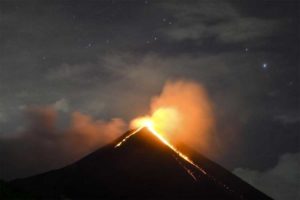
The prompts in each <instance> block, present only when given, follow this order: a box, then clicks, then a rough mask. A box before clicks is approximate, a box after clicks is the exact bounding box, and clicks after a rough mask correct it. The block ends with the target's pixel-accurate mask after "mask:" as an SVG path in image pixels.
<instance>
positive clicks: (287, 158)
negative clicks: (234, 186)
mask: <svg viewBox="0 0 300 200" xmlns="http://www.w3.org/2000/svg"><path fill="white" fill-rule="evenodd" d="M299 167H300V153H295V154H284V155H282V156H281V157H280V158H279V161H278V163H277V165H275V166H274V167H272V168H271V169H267V170H265V171H256V170H251V169H242V168H237V169H235V170H234V171H233V173H235V174H236V175H238V176H239V177H241V178H242V179H244V180H245V181H247V182H248V183H250V184H251V185H253V186H255V187H257V188H258V189H260V190H261V191H264V192H265V193H266V194H268V195H270V196H271V197H272V198H274V199H286V200H294V199H299V198H300V192H299V187H300V182H299V181H300V172H299Z"/></svg>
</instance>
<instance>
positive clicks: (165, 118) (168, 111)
mask: <svg viewBox="0 0 300 200" xmlns="http://www.w3.org/2000/svg"><path fill="white" fill-rule="evenodd" d="M180 122H181V116H180V114H179V112H178V111H177V110H176V109H175V108H171V107H161V108H159V109H157V110H155V111H154V112H153V114H152V115H151V116H144V117H139V118H136V119H134V120H133V121H132V122H131V127H132V128H139V127H141V126H142V127H148V128H149V129H153V130H157V131H158V132H159V133H160V134H161V135H163V136H165V137H167V135H168V134H171V133H172V132H174V131H175V130H176V128H177V126H178V124H180Z"/></svg>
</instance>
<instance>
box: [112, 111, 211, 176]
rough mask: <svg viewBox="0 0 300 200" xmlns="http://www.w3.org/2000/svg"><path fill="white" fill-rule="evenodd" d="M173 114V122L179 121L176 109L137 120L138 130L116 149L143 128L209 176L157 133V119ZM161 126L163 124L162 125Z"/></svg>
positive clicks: (119, 144)
mask: <svg viewBox="0 0 300 200" xmlns="http://www.w3.org/2000/svg"><path fill="white" fill-rule="evenodd" d="M168 113H169V114H172V115H170V116H172V118H173V120H174V119H175V120H178V116H179V115H178V113H177V112H176V110H175V109H171V108H164V109H159V110H157V111H156V112H154V114H153V115H152V117H147V116H146V117H141V118H137V119H135V120H134V121H133V126H138V128H137V129H136V130H135V131H133V132H132V133H131V134H129V135H128V136H126V137H125V138H124V139H123V140H122V141H121V142H119V143H118V144H116V145H115V148H116V147H119V146H121V145H122V144H123V143H124V142H125V141H126V140H127V139H128V138H130V137H131V136H133V135H134V134H136V133H137V132H139V131H140V130H141V129H142V128H145V127H146V128H147V129H148V130H149V131H150V132H151V133H152V134H153V135H154V136H156V137H157V138H158V139H159V140H160V141H161V142H162V143H164V144H165V145H167V146H168V147H169V148H170V149H172V150H173V152H174V153H175V154H177V155H178V156H180V157H181V158H183V159H184V160H185V161H187V162H188V163H189V164H191V165H193V166H194V167H195V168H197V169H198V170H200V171H201V172H202V173H203V174H207V172H206V171H205V170H204V169H202V168H201V167H199V166H198V165H197V164H196V163H194V162H193V161H192V160H191V159H190V158H189V157H188V156H186V155H185V154H183V153H182V152H180V151H179V150H178V149H177V148H176V147H175V146H173V145H172V144H171V143H170V142H168V141H167V140H166V139H165V138H164V137H163V135H162V134H160V133H159V132H158V131H156V127H158V125H157V124H155V123H154V121H155V120H157V119H162V118H163V117H167V116H166V114H168ZM160 125H161V123H160ZM166 126H168V125H163V127H159V128H161V129H163V128H164V127H166Z"/></svg>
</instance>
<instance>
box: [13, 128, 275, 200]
mask: <svg viewBox="0 0 300 200" xmlns="http://www.w3.org/2000/svg"><path fill="white" fill-rule="evenodd" d="M122 141H124V142H123V143H122V144H121V143H120V142H122ZM117 144H119V146H117ZM183 149H185V150H188V148H187V147H184V148H183ZM188 151H189V152H192V151H191V150H188ZM191 158H193V159H194V160H193V161H192V162H194V163H190V162H188V161H187V160H185V159H184V158H183V157H181V156H180V155H179V154H178V153H177V152H176V151H174V150H173V149H171V148H170V147H169V146H167V145H165V144H164V143H163V142H161V141H160V140H159V139H158V138H157V137H156V136H155V135H153V134H152V132H150V131H149V130H148V129H146V128H144V129H142V130H139V131H138V132H137V133H135V134H134V135H132V132H128V133H127V134H125V135H124V136H123V137H121V138H119V139H118V140H116V141H115V142H113V143H112V144H109V145H107V146H105V147H103V148H101V149H99V150H97V151H95V152H94V153H92V154H90V155H88V156H86V157H85V158H83V159H81V160H79V161H78V162H76V163H74V164H72V165H69V166H67V167H64V168H62V169H58V170H53V171H50V172H47V173H44V174H40V175H37V176H33V177H29V178H24V179H17V180H14V181H12V182H11V183H10V184H11V186H13V187H14V188H16V189H18V190H21V191H24V192H27V193H30V194H32V195H36V197H43V198H46V197H47V198H49V197H52V198H66V197H67V198H72V199H77V198H119V197H130V198H139V199H140V198H155V197H163V198H182V199H186V198H196V197H197V198H198V197H199V198H202V199H269V198H268V197H267V196H266V195H264V194H263V193H261V192H259V191H258V190H256V189H254V188H253V187H251V186H250V185H248V184H246V183H245V182H243V181H242V180H241V179H239V178H237V177H236V176H234V175H233V174H231V173H230V172H228V171H227V170H225V169H223V168H222V167H220V166H219V165H217V164H215V163H213V162H212V161H210V160H208V159H207V158H205V157H204V156H201V155H199V154H197V153H195V152H193V153H191Z"/></svg>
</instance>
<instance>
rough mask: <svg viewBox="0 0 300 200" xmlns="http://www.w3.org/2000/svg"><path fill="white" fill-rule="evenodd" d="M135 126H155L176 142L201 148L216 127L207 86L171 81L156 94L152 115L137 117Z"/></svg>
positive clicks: (159, 131) (163, 135)
mask: <svg viewBox="0 0 300 200" xmlns="http://www.w3.org/2000/svg"><path fill="white" fill-rule="evenodd" d="M130 126H131V128H134V129H137V128H140V127H141V126H148V127H152V128H153V129H154V130H155V131H157V132H158V133H160V135H161V136H162V137H163V138H165V139H166V140H168V141H170V142H171V143H172V144H174V145H176V143H186V144H188V145H190V146H193V147H197V148H200V149H206V148H207V141H208V139H209V137H210V133H211V132H212V131H213V129H214V116H213V109H212V104H211V103H210V100H209V98H208V95H207V93H206V92H205V89H204V88H203V87H202V86H201V85H199V84H197V83H195V82H192V81H175V82H172V81H169V82H167V83H166V85H165V86H164V88H163V90H162V92H161V94H160V95H159V96H157V97H154V98H153V99H152V101H151V105H150V115H145V116H141V117H138V118H135V119H133V120H132V121H131V123H130Z"/></svg>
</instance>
